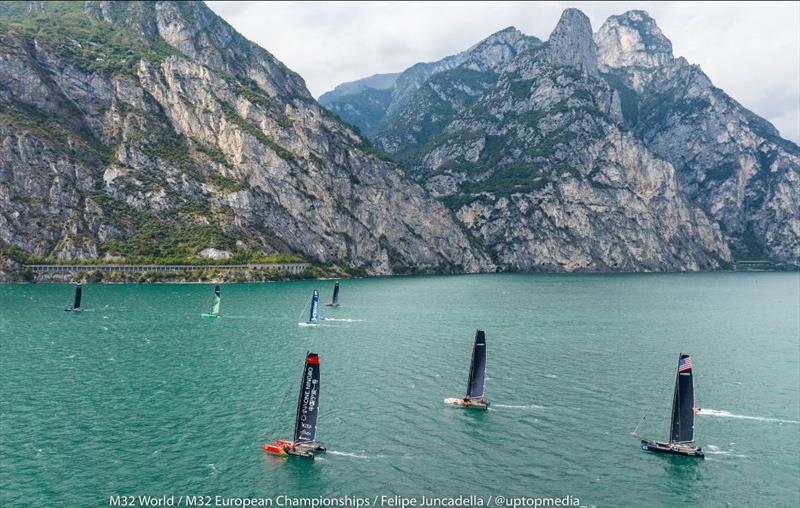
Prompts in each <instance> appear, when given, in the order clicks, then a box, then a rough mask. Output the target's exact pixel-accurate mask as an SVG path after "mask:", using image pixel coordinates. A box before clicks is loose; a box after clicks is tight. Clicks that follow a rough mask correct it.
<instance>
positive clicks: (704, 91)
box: [348, 9, 800, 270]
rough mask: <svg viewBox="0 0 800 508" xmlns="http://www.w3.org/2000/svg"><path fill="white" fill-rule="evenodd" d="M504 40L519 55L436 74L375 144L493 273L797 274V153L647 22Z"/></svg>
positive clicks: (580, 23)
mask: <svg viewBox="0 0 800 508" xmlns="http://www.w3.org/2000/svg"><path fill="white" fill-rule="evenodd" d="M501 33H517V34H518V35H516V39H517V40H525V41H526V43H525V44H524V45H523V46H522V47H518V48H517V49H516V50H515V51H513V52H512V51H509V52H508V58H505V59H500V60H499V61H498V65H496V66H495V67H494V68H493V69H492V73H493V74H494V77H493V78H486V77H483V79H475V76H474V75H473V74H469V73H468V72H466V71H465V70H464V69H462V68H460V67H459V66H456V67H453V68H450V69H447V70H444V71H440V72H438V73H434V74H431V75H430V76H428V77H427V81H425V82H424V83H422V84H421V85H420V86H417V87H416V92H414V93H413V95H412V96H411V98H409V99H405V101H404V103H403V104H402V105H401V106H400V107H399V108H397V110H399V111H401V112H400V113H399V114H397V115H396V116H395V117H393V118H390V119H389V120H388V121H387V120H386V119H384V120H382V125H381V126H380V128H378V129H375V130H372V131H369V136H370V137H371V138H372V140H373V142H374V143H375V144H376V145H378V146H380V147H381V148H383V149H384V150H385V151H387V152H388V153H390V154H392V155H393V156H394V157H395V158H398V159H399V160H401V161H402V162H403V163H404V168H405V170H406V171H407V172H408V174H410V175H411V176H412V177H413V178H415V179H416V180H417V181H419V182H420V183H422V184H423V185H425V186H426V188H428V190H429V191H430V192H432V193H433V194H434V195H436V196H438V197H439V198H440V199H441V200H442V201H443V202H444V203H446V204H447V205H448V207H449V208H451V210H452V211H453V212H454V213H455V214H456V216H457V217H458V218H459V220H460V221H461V222H462V224H464V226H465V227H467V228H468V230H469V231H470V232H471V234H472V235H473V237H474V238H475V240H476V241H477V242H478V243H479V244H480V245H482V246H483V247H484V249H485V250H487V251H489V252H490V253H491V255H492V257H493V259H494V260H495V261H496V262H497V263H498V264H499V265H501V266H508V267H514V268H521V269H530V270H533V269H546V270H598V269H600V270H607V269H612V270H639V269H653V270H658V269H665V268H670V269H701V268H715V267H721V266H727V265H729V264H730V263H731V262H732V261H734V260H740V259H754V258H755V259H768V260H771V261H773V262H775V263H776V264H779V265H783V266H795V267H797V266H798V264H800V263H799V262H798V259H800V242H799V240H798V239H799V238H800V206H798V205H800V203H798V199H800V197H799V195H800V193H798V191H797V189H798V188H800V186H799V185H798V179H800V176H799V175H800V158H798V156H799V155H800V150H798V147H797V145H795V144H793V143H791V142H789V141H787V140H784V139H782V138H780V136H779V134H778V132H777V131H776V130H775V128H774V127H773V126H772V125H770V124H769V122H767V121H766V120H764V119H762V118H759V117H758V116H756V115H755V114H753V113H752V112H750V111H748V110H747V109H745V108H744V107H742V106H741V105H740V104H738V103H737V102H736V101H734V100H733V99H732V98H730V97H729V96H727V95H726V94H725V93H724V92H723V91H722V90H720V89H718V88H716V87H714V86H713V85H712V84H711V82H710V80H709V79H708V77H707V76H705V74H703V72H702V71H701V70H700V68H699V67H697V66H693V65H690V64H689V63H688V62H687V61H686V60H685V59H683V58H674V57H673V55H672V45H671V43H670V42H669V40H668V39H667V38H666V37H665V36H664V35H663V34H662V33H661V31H660V30H659V28H658V26H657V25H656V23H655V21H654V20H653V19H652V18H650V17H649V16H648V15H647V13H645V12H643V11H630V12H627V13H625V14H623V15H620V16H612V17H611V18H609V19H608V20H607V21H606V22H605V23H604V24H603V26H602V27H601V28H600V29H599V30H598V32H597V33H593V31H592V28H591V25H590V22H589V20H588V18H587V17H586V16H585V15H583V13H581V12H580V11H578V10H576V9H567V10H566V11H564V13H563V15H562V17H561V19H560V21H559V23H558V25H557V26H556V27H555V29H554V30H553V32H552V34H551V35H550V37H549V38H548V40H547V41H546V42H544V43H541V42H539V41H538V40H533V39H528V38H526V36H524V35H523V34H519V33H518V32H517V31H516V30H514V29H508V30H506V31H504V32H501ZM493 37H494V36H493ZM449 58H453V57H449ZM445 60H447V59H445ZM412 69H413V67H412ZM442 82H444V83H446V85H444V86H443V85H442V84H441V83H442ZM476 83H477V84H476ZM350 97H351V99H348V100H350V101H351V103H352V102H354V101H353V100H352V97H353V95H351V96H350ZM466 97H468V98H466ZM443 104H446V105H449V108H444V107H442V105H443ZM387 116H388V115H387ZM398 118H399V119H401V120H402V121H398V120H397V119H398Z"/></svg>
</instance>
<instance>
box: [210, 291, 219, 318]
mask: <svg viewBox="0 0 800 508" xmlns="http://www.w3.org/2000/svg"><path fill="white" fill-rule="evenodd" d="M219 293H220V291H219V284H218V285H216V286H214V301H213V303H212V304H211V314H212V315H214V316H217V315H219V303H220V295H219Z"/></svg>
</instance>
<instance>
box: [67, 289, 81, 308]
mask: <svg viewBox="0 0 800 508" xmlns="http://www.w3.org/2000/svg"><path fill="white" fill-rule="evenodd" d="M82 295H83V285H82V284H78V285H76V286H75V297H74V299H73V300H72V307H64V310H65V311H67V312H80V311H81V296H82Z"/></svg>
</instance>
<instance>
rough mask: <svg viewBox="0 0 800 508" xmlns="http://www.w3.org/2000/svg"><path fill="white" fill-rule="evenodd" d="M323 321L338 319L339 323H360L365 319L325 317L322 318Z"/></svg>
mask: <svg viewBox="0 0 800 508" xmlns="http://www.w3.org/2000/svg"><path fill="white" fill-rule="evenodd" d="M324 320H325V321H339V322H341V323H362V322H364V321H366V319H350V318H331V317H326V318H324Z"/></svg>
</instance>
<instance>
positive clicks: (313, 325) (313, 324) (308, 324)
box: [297, 322, 319, 328]
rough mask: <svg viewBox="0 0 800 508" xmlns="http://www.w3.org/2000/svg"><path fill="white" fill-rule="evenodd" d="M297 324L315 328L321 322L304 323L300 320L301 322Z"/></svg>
mask: <svg viewBox="0 0 800 508" xmlns="http://www.w3.org/2000/svg"><path fill="white" fill-rule="evenodd" d="M297 326H311V327H313V328H317V327H319V323H303V322H300V323H297Z"/></svg>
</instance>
